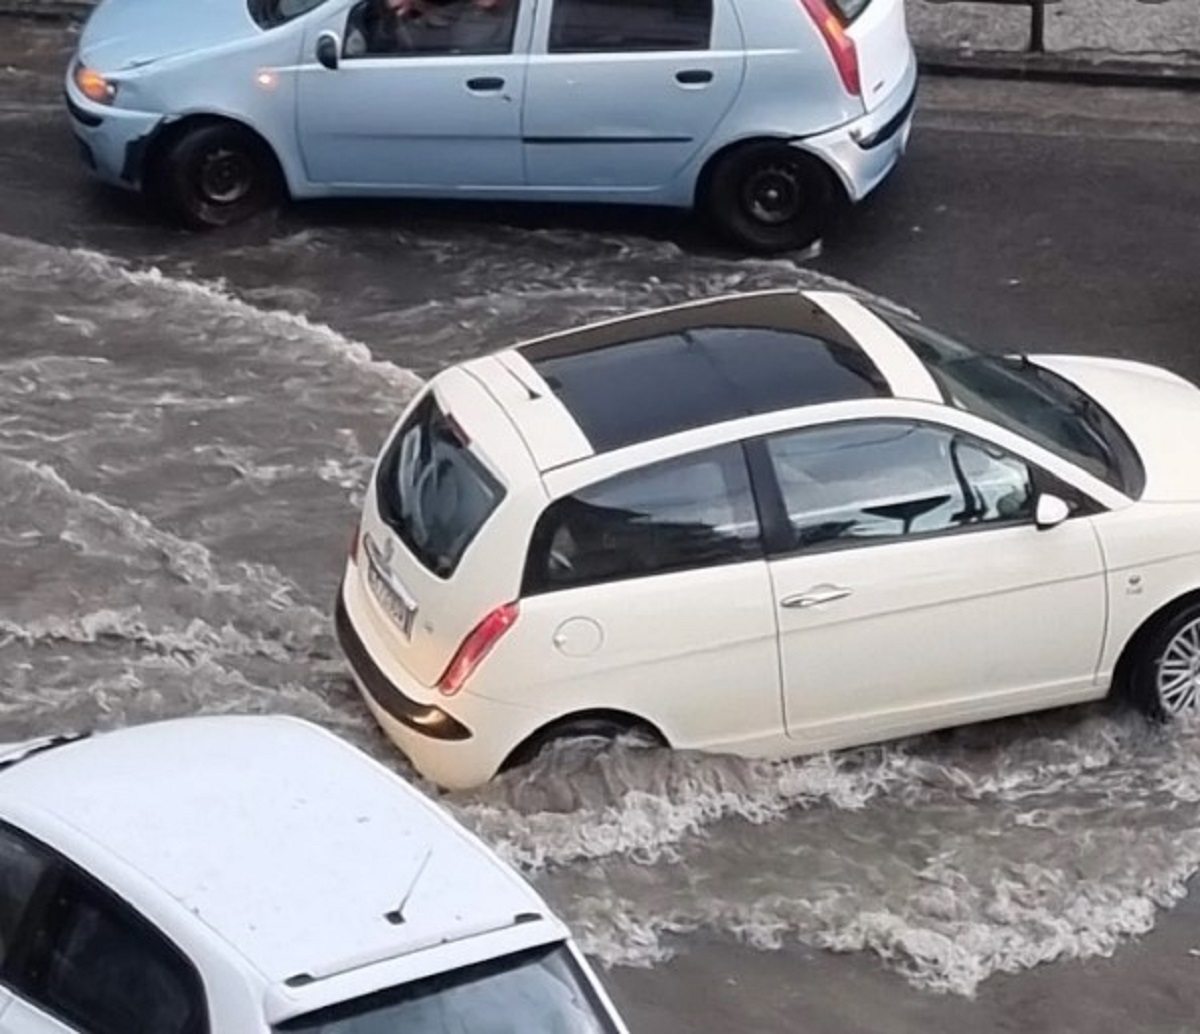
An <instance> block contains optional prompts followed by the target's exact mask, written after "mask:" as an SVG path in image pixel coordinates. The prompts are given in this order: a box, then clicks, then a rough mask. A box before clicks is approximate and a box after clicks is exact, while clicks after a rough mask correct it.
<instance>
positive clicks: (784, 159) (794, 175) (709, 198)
mask: <svg viewBox="0 0 1200 1034" xmlns="http://www.w3.org/2000/svg"><path fill="white" fill-rule="evenodd" d="M838 200H839V192H838V187H837V183H836V181H835V179H834V177H833V173H832V172H831V171H830V170H829V168H828V167H827V166H826V165H825V164H824V163H823V162H822V161H820V160H819V159H818V158H815V157H813V156H812V155H810V154H807V153H806V152H804V151H801V150H799V149H798V148H795V147H791V146H789V145H788V144H786V143H781V142H775V141H761V142H756V143H751V144H746V145H744V146H742V147H739V148H736V149H735V150H733V151H730V152H728V153H726V154H724V155H722V156H721V157H720V158H719V159H718V160H717V163H716V165H715V166H714V167H713V168H712V169H711V173H710V175H708V176H707V177H706V186H705V190H704V195H703V198H702V203H703V205H704V208H705V210H706V213H707V215H708V217H709V219H710V220H711V221H712V222H713V224H714V225H715V226H716V228H717V229H718V231H719V232H720V233H721V235H722V236H724V237H725V238H726V239H727V240H729V241H730V243H732V244H735V245H737V246H739V247H742V248H745V249H747V250H750V251H755V252H760V253H767V254H772V253H778V252H784V251H794V250H797V249H800V248H804V247H807V246H808V245H809V244H811V243H812V242H813V241H814V240H816V239H817V238H818V237H819V236H820V235H821V233H822V232H823V231H824V229H825V227H826V226H827V225H828V223H829V220H830V218H831V216H832V215H833V213H834V211H835V209H836V207H837V203H838Z"/></svg>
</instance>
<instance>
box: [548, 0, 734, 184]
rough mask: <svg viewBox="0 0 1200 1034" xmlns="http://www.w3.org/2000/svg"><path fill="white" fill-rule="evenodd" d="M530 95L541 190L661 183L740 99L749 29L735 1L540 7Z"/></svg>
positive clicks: (567, 2) (557, 2)
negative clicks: (743, 27) (744, 28)
mask: <svg viewBox="0 0 1200 1034" xmlns="http://www.w3.org/2000/svg"><path fill="white" fill-rule="evenodd" d="M538 6H539V8H540V10H539V14H538V20H537V21H538V24H537V27H536V29H535V31H534V43H533V45H532V48H531V54H530V60H529V78H528V80H527V84H526V93H525V168H526V172H527V175H528V178H529V184H530V186H531V187H533V188H550V189H555V188H558V189H566V190H569V191H570V192H572V193H575V192H586V191H589V190H595V191H601V192H611V191H612V190H614V189H616V190H629V191H638V190H653V189H654V188H657V187H661V186H663V185H665V184H667V183H669V182H670V181H671V180H673V179H674V178H675V177H676V176H677V175H678V174H679V173H680V172H681V171H682V170H683V168H684V167H685V166H686V165H687V163H688V162H689V161H690V160H691V159H692V158H693V157H695V155H696V152H697V151H699V150H700V149H701V148H702V147H703V146H704V145H705V144H706V143H707V142H708V140H709V138H710V137H711V136H712V134H713V131H714V130H715V129H716V127H717V125H718V124H719V123H720V122H721V120H722V119H723V118H724V116H725V115H726V113H727V112H728V111H729V109H730V107H731V106H732V104H733V103H734V101H735V100H736V98H737V95H738V92H739V91H740V89H741V84H742V76H743V72H744V67H745V55H744V53H743V49H742V48H743V44H742V34H741V29H740V27H739V26H738V23H737V19H736V16H735V15H734V13H733V11H732V9H731V7H730V5H729V3H728V2H727V0H550V2H549V3H545V2H542V3H539V5H538Z"/></svg>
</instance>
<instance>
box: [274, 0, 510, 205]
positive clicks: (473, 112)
mask: <svg viewBox="0 0 1200 1034" xmlns="http://www.w3.org/2000/svg"><path fill="white" fill-rule="evenodd" d="M391 2H392V3H393V4H396V3H399V2H401V0H391ZM419 2H420V4H421V6H423V7H424V8H425V9H426V12H427V13H426V14H425V15H424V16H422V17H417V18H401V17H398V16H397V15H396V14H394V13H393V12H392V11H391V10H390V9H389V7H388V0H363V2H360V3H357V4H355V5H354V6H352V7H351V8H350V9H349V11H347V9H346V8H345V7H341V9H340V10H339V11H337V12H335V13H331V14H330V15H328V16H327V17H326V18H324V19H321V18H316V19H314V21H313V23H312V24H311V25H310V26H309V28H308V31H307V33H306V39H305V44H304V46H305V59H304V66H303V67H302V68H301V69H300V75H299V83H298V86H297V108H296V120H297V125H296V130H297V136H298V139H299V143H300V150H301V153H302V155H303V158H304V165H305V169H306V171H307V173H308V178H309V180H310V181H311V182H313V183H320V184H326V185H330V186H335V187H354V188H365V189H367V190H372V189H374V190H378V191H380V192H387V191H389V190H396V191H401V192H402V191H404V190H410V189H411V190H415V191H417V192H426V193H438V192H442V191H451V192H452V191H454V190H456V189H464V188H487V187H498V188H513V187H520V186H521V185H522V184H523V183H524V181H525V174H524V161H523V156H522V150H521V105H522V102H523V99H524V94H525V75H526V63H527V60H528V57H527V54H526V51H527V40H528V37H529V33H530V31H531V28H532V16H533V4H532V2H531V0H498V2H494V0H493V2H489V0H454V2H451V3H440V4H439V3H437V2H436V0H419ZM322 32H333V33H336V34H337V37H338V39H339V41H340V47H341V51H342V57H341V59H340V61H339V63H338V67H337V68H336V69H329V68H326V67H324V66H322V65H321V64H319V63H318V62H317V60H316V49H317V39H318V37H319V36H320V34H321V33H322Z"/></svg>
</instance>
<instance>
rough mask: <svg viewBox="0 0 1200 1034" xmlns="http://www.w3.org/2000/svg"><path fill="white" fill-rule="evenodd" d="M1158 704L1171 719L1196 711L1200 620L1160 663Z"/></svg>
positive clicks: (1189, 626) (1183, 633) (1170, 647)
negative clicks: (1171, 716) (1172, 716)
mask: <svg viewBox="0 0 1200 1034" xmlns="http://www.w3.org/2000/svg"><path fill="white" fill-rule="evenodd" d="M1158 700H1159V703H1160V704H1162V709H1163V710H1164V711H1166V713H1167V714H1169V715H1179V714H1184V713H1186V712H1189V711H1195V710H1196V707H1197V703H1198V702H1200V618H1197V619H1196V620H1195V621H1192V622H1190V623H1189V624H1187V625H1184V626H1183V628H1181V629H1180V630H1179V631H1178V632H1176V633H1175V636H1174V638H1173V639H1172V640H1171V641H1170V642H1169V643H1168V644H1167V648H1166V649H1165V650H1164V651H1163V655H1162V660H1160V661H1159V662H1158Z"/></svg>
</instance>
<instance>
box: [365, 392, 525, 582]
mask: <svg viewBox="0 0 1200 1034" xmlns="http://www.w3.org/2000/svg"><path fill="white" fill-rule="evenodd" d="M376 488H377V492H378V502H379V512H380V516H381V517H382V518H383V520H384V521H385V522H386V523H387V524H388V525H389V526H390V527H391V528H392V530H393V531H395V532H396V534H397V535H399V536H400V539H401V541H402V542H403V543H404V544H405V545H406V546H407V547H408V549H409V551H410V552H411V553H412V554H413V555H414V556H415V557H416V558H417V559H418V560H419V561H420V562H421V563H422V564H423V565H424V566H425V567H426V568H428V569H429V570H430V571H432V572H433V573H434V574H436V575H438V576H439V577H441V578H448V577H450V575H452V574H453V573H454V570H455V568H456V567H457V566H458V562H459V560H460V559H461V558H462V555H463V553H464V552H465V551H466V548H467V546H469V545H470V544H471V541H472V540H473V539H474V538H475V536H476V535H478V534H479V531H480V529H481V528H482V527H483V526H484V524H486V523H487V519H488V518H489V517H490V516H491V515H492V513H493V512H495V509H496V507H497V506H499V505H500V501H501V500H502V499H503V498H504V486H503V485H501V484H500V482H499V481H498V480H497V479H496V478H495V477H494V476H493V475H492V474H491V473H490V472H489V471H488V469H487V468H486V467H485V466H484V465H483V464H482V463H481V462H480V460H479V458H478V457H477V456H475V455H474V454H473V453H472V452H471V448H470V443H469V441H468V440H467V438H466V436H465V435H464V434H463V432H462V430H461V429H460V428H459V426H458V425H457V424H456V423H455V421H454V420H453V419H452V418H451V417H449V416H447V414H445V413H443V412H442V411H441V409H440V408H439V407H438V404H437V401H436V399H435V398H434V396H433V394H432V392H430V393H428V394H427V395H426V396H425V398H424V399H422V400H421V402H420V403H419V404H418V405H417V407H416V409H414V410H413V412H412V413H411V414H410V415H409V417H408V419H407V420H406V421H405V422H404V426H403V427H401V429H400V431H399V433H398V434H397V435H396V437H395V439H394V440H393V441H392V444H391V445H390V446H389V448H388V450H387V453H386V454H385V456H384V458H383V462H382V463H381V464H380V466H379V477H378V481H377V484H376Z"/></svg>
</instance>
